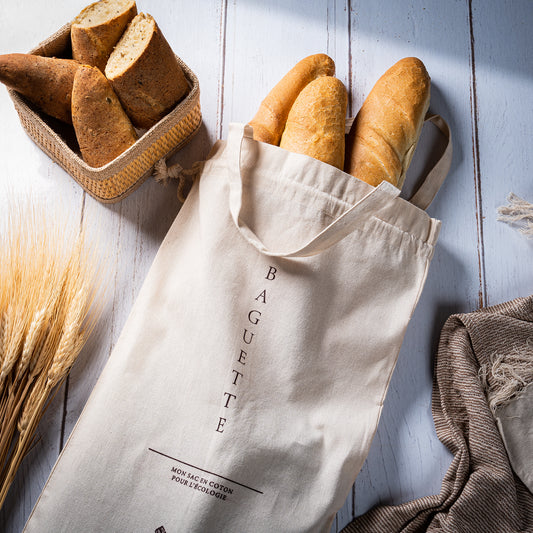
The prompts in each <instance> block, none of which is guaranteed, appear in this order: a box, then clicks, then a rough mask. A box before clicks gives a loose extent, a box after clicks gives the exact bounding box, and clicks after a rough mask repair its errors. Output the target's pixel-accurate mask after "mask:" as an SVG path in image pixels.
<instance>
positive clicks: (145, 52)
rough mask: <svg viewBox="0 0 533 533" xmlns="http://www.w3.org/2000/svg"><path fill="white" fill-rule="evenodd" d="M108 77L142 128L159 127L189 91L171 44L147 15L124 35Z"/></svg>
mask: <svg viewBox="0 0 533 533" xmlns="http://www.w3.org/2000/svg"><path fill="white" fill-rule="evenodd" d="M105 75H106V77H107V78H108V79H109V81H110V82H111V85H112V86H113V89H114V90H115V92H116V93H117V95H118V97H119V98H120V101H121V102H122V105H123V107H124V109H125V110H126V113H127V114H128V115H129V117H130V118H131V121H132V122H133V124H134V125H135V126H137V127H139V128H150V127H152V126H153V125H154V124H156V123H157V122H158V121H159V120H160V119H161V118H162V117H164V116H165V115H166V114H167V113H168V112H169V111H170V110H171V109H172V108H173V107H174V106H175V105H176V104H177V103H178V102H179V101H180V100H181V99H182V98H183V97H184V96H185V95H186V93H187V92H188V90H189V85H188V83H187V80H186V78H185V75H184V73H183V70H182V68H181V66H180V64H179V63H178V60H177V58H176V56H175V54H174V52H173V51H172V49H171V47H170V45H169V44H168V42H167V40H166V39H165V37H164V36H163V34H162V33H161V30H160V29H159V27H158V25H157V24H156V22H155V20H154V19H153V17H152V16H151V15H147V14H144V13H139V14H138V15H137V16H136V17H135V18H134V19H133V20H132V21H131V23H130V24H129V26H128V28H127V29H126V31H125V32H124V34H123V35H122V37H121V39H120V41H119V42H118V43H117V45H116V47H115V49H114V50H113V52H112V53H111V55H110V56H109V60H108V62H107V65H106V68H105Z"/></svg>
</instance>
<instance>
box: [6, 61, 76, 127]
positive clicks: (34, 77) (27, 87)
mask: <svg viewBox="0 0 533 533" xmlns="http://www.w3.org/2000/svg"><path fill="white" fill-rule="evenodd" d="M79 66H80V64H79V63H78V62H77V61H75V60H73V59H58V58H54V57H42V56H36V55H32V54H4V55H1V56H0V81H1V82H2V83H4V84H5V85H7V86H8V87H10V88H11V89H14V90H15V91H17V92H19V93H20V94H22V95H24V96H25V97H26V98H27V99H28V100H29V101H30V102H32V103H33V104H35V105H36V106H37V107H38V108H39V109H40V110H41V111H43V112H44V113H46V114H47V115H50V116H52V117H54V118H57V119H59V120H62V121H63V122H66V123H68V124H72V118H71V95H72V85H73V83H74V75H75V74H76V71H77V70H78V68H79Z"/></svg>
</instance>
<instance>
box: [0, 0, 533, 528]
mask: <svg viewBox="0 0 533 533" xmlns="http://www.w3.org/2000/svg"><path fill="white" fill-rule="evenodd" d="M86 3H87V2H84V1H82V0H75V1H67V0H52V1H50V2H37V1H34V0H31V1H30V0H22V1H20V2H13V3H8V2H5V1H4V2H2V4H1V6H0V53H8V52H25V51H27V50H29V49H30V48H32V47H33V46H35V45H36V44H37V43H38V42H40V41H41V40H43V39H45V38H46V37H47V36H48V35H50V34H51V33H53V31H55V30H56V29H58V28H59V27H60V26H62V25H63V24H64V23H65V22H66V21H68V20H70V19H71V18H72V17H73V16H75V15H76V14H77V13H78V12H79V10H80V9H81V8H82V7H84V6H85V5H86ZM138 5H139V9H140V10H142V11H145V12H149V13H151V14H152V15H153V16H154V17H155V18H156V20H158V22H159V25H160V26H161V28H162V30H163V32H164V34H165V35H166V37H167V39H168V40H169V42H170V43H171V45H172V47H173V48H174V50H175V51H176V52H177V53H178V54H179V55H180V56H181V57H182V58H183V59H184V60H185V61H186V62H187V63H188V64H189V65H190V67H191V68H192V69H193V70H194V71H195V72H196V74H197V75H198V77H199V79H200V84H201V104H202V112H203V120H204V124H203V127H202V129H201V131H200V133H199V134H198V135H197V137H196V138H195V139H194V140H193V142H191V144H190V145H188V146H187V147H186V148H185V149H184V150H183V151H181V152H180V153H179V154H177V155H176V156H175V157H174V158H173V161H179V162H180V163H181V164H182V165H183V166H188V165H190V164H191V163H192V162H193V161H195V160H198V159H203V158H205V156H206V155H207V153H208V151H209V148H210V146H211V145H212V143H213V142H214V141H215V140H216V139H217V138H220V137H224V136H225V135H226V132H227V128H228V124H229V123H230V122H232V121H236V122H245V121H247V120H249V119H250V118H251V116H252V115H253V114H254V112H255V109H256V108H257V106H258V105H259V102H260V101H261V99H262V98H263V96H264V95H265V94H266V93H267V92H268V90H269V89H270V87H271V86H272V85H273V84H274V83H276V82H277V80H278V79H279V78H280V77H281V76H282V75H283V74H284V73H285V72H286V71H287V70H288V69H289V68H290V67H291V66H292V65H293V64H294V63H295V62H296V61H298V60H299V59H301V58H302V57H304V56H306V55H309V54H311V53H315V52H325V53H328V54H329V55H330V56H331V57H333V58H334V59H335V61H336V65H337V76H338V77H339V78H340V79H341V80H342V81H343V82H344V83H345V85H346V87H347V88H348V89H349V91H350V105H349V113H350V115H354V114H355V113H356V112H357V110H358V108H359V106H360V105H361V103H362V102H363V100H364V98H365V96H366V94H368V91H369V90H370V89H371V87H372V85H373V83H374V82H375V81H376V79H377V78H378V77H379V76H380V75H381V74H382V73H383V72H384V71H385V70H386V69H387V68H388V67H389V66H390V65H392V64H393V63H394V62H395V61H397V60H398V59H400V58H401V57H404V56H408V55H415V56H418V57H420V58H421V59H422V60H423V61H424V63H425V64H426V66H427V68H428V71H429V72H430V74H431V77H432V100H431V109H432V110H433V111H435V112H438V113H440V114H442V115H443V116H444V117H445V118H446V119H447V120H448V122H449V124H450V127H451V129H452V131H453V135H454V147H455V151H454V161H453V165H452V169H451V172H450V175H449V177H448V179H447V181H446V183H445V184H444V186H443V188H442V190H441V191H440V193H439V195H438V196H437V199H436V200H435V202H434V203H433V204H432V205H431V207H430V209H429V212H430V214H431V215H432V216H434V217H437V218H439V219H441V220H442V221H443V226H442V231H441V236H440V240H439V243H438V246H437V250H436V253H435V257H434V260H433V263H432V266H431V269H430V273H429V276H428V280H427V283H426V287H425V289H424V292H423V294H422V297H421V300H420V303H419V305H418V307H417V309H416V311H415V313H414V316H413V318H412V321H411V324H410V326H409V328H408V331H407V335H406V338H405V341H404V344H403V347H402V350H401V352H400V355H399V359H398V365H397V367H396V371H395V373H394V376H393V379H392V382H391V385H390V389H389V393H388V397H387V400H386V403H385V406H384V409H383V413H382V418H381V422H380V424H379V428H378V431H377V434H376V437H375V439H374V442H373V444H372V448H371V451H370V454H369V457H368V460H367V461H366V463H365V465H364V467H363V469H362V471H361V472H360V474H359V476H358V478H357V481H356V483H355V486H354V489H353V490H352V492H351V493H350V494H348V495H347V500H346V503H345V505H344V506H343V508H342V509H341V510H340V511H339V513H338V515H337V519H336V521H335V523H334V525H333V528H332V531H340V529H341V528H342V526H344V525H345V524H346V523H347V522H349V521H350V519H351V518H352V517H353V516H354V515H359V514H361V513H363V512H364V511H366V510H367V509H369V508H370V507H372V506H373V505H376V504H378V503H400V502H404V501H406V500H409V499H411V498H415V497H419V496H423V495H428V494H433V493H436V492H438V491H439V489H440V482H441V480H442V477H443V475H444V473H445V471H446V469H447V467H448V465H449V461H450V455H449V453H448V452H447V450H446V449H445V448H444V446H443V445H442V444H441V443H440V442H439V440H438V439H437V437H436V435H435V431H434V427H433V421H432V417H431V410H430V400H431V383H432V361H433V356H434V353H435V350H436V346H437V342H438V336H439V331H440V328H441V327H442V325H443V323H444V321H445V319H446V318H447V317H448V316H449V315H450V314H452V313H455V312H463V311H470V310H473V309H475V308H477V307H478V306H480V305H487V304H496V303H498V302H502V301H505V300H509V299H512V298H515V297H517V296H525V295H528V294H531V293H532V292H533V276H532V275H531V263H532V260H533V244H532V243H533V241H528V240H527V239H526V238H524V237H523V236H521V235H520V234H519V233H518V232H517V231H515V230H514V229H512V228H511V227H510V226H508V225H506V224H502V223H501V222H498V221H497V213H496V209H497V207H498V206H500V205H502V204H504V203H505V202H506V196H507V194H508V193H509V192H510V191H514V192H515V193H516V194H518V195H520V196H522V197H524V198H525V199H527V200H529V201H533V185H532V183H533V182H532V180H531V178H530V172H531V168H532V156H531V146H532V144H533V143H532V140H533V139H532V128H531V124H532V123H533V63H532V62H531V57H530V52H531V50H533V34H532V33H531V31H530V28H531V27H532V26H533V4H532V3H531V2H530V1H529V0H507V1H500V2H496V1H491V2H485V1H483V0H460V1H459V0H457V1H451V0H450V1H448V2H441V1H438V0H431V1H423V0H409V1H408V0H401V1H394V2H393V1H388V2H372V1H370V0H368V1H367V0H365V1H362V2H354V1H353V0H352V1H349V0H313V1H311V2H305V3H303V2H298V1H296V0H290V1H286V0H285V1H281V0H276V1H273V2H259V1H257V0H234V1H233V2H228V1H227V0H203V1H202V2H191V3H187V2H179V3H176V2H173V1H172V0H159V1H157V2H156V1H155V0H139V2H138ZM0 93H1V94H0V117H1V122H0V124H1V126H0V154H1V157H0V193H1V194H0V214H1V213H3V212H4V210H5V209H6V207H7V205H8V204H9V203H10V202H11V201H13V200H16V199H18V198H25V197H27V195H28V194H29V193H31V194H32V196H33V197H34V198H36V199H38V200H39V201H41V202H43V203H44V204H45V205H47V206H49V207H50V209H53V208H54V205H56V202H57V201H58V200H59V202H60V203H61V204H62V205H63V206H64V207H66V209H67V210H68V212H69V213H70V217H71V221H72V223H73V224H80V223H82V224H83V225H84V226H85V227H86V228H87V231H88V233H89V235H90V236H93V237H94V238H96V237H98V239H99V244H98V246H99V251H100V253H101V255H102V257H103V258H104V259H105V262H106V263H107V265H108V266H109V272H110V276H109V277H110V282H109V283H110V285H109V290H108V305H107V307H106V310H105V313H104V316H103V318H102V320H101V322H100V324H99V325H98V328H97V330H96V332H95V334H94V335H93V337H92V339H91V341H90V343H89V344H88V346H87V347H86V348H85V349H84V350H83V352H82V354H81V356H80V359H79V361H78V363H77V364H76V366H75V368H74V369H73V372H72V374H71V377H70V378H69V380H68V382H67V384H66V386H65V387H64V388H63V390H61V391H60V392H59V393H58V394H57V396H56V398H55V399H54V401H53V403H52V405H51V406H50V409H49V411H48V413H47V414H46V415H45V418H44V420H43V423H42V424H41V426H40V428H39V438H40V440H39V442H38V444H37V446H35V448H34V450H33V451H32V452H31V453H30V454H29V456H28V457H27V459H26V460H25V462H24V463H23V465H22V467H21V469H20V472H19V474H18V476H17V478H16V481H15V483H14V486H13V488H12V491H11V493H10V495H9V497H8V500H7V502H6V504H5V506H4V508H3V509H2V510H1V511H0V530H1V531H6V532H9V533H16V532H19V531H21V529H22V527H23V525H24V523H25V520H26V518H27V517H28V515H29V513H30V512H31V509H32V507H33V505H34V504H35V501H36V499H37V498H38V496H39V493H40V491H41V489H42V487H43V485H44V483H45V481H46V479H47V477H48V475H49V473H50V470H51V468H52V466H53V464H54V462H55V460H56V458H57V456H58V454H59V452H60V450H61V448H62V446H63V445H64V443H65V440H66V438H68V435H69V434H70V432H71V430H72V428H73V426H74V424H75V423H76V420H77V418H78V416H79V414H80V412H81V409H82V408H83V405H84V404H85V402H86V400H87V398H88V396H89V394H90V391H91V390H92V388H93V386H94V384H95V382H96V380H97V378H98V375H99V373H100V371H101V370H102V368H103V366H104V364H105V362H106V360H107V358H108V357H109V355H110V353H111V351H112V349H113V346H114V344H115V342H116V340H117V338H118V335H119V334H120V331H121V329H122V326H123V324H124V322H125V320H126V318H127V316H128V313H129V311H130V309H131V306H132V304H133V302H134V300H135V297H136V295H137V293H138V291H139V289H140V287H141V285H142V283H143V280H144V277H145V275H146V273H147V271H148V269H149V267H150V264H151V262H152V260H153V258H154V256H155V254H156V252H157V249H158V247H159V245H160V243H161V241H162V239H163V237H164V235H165V233H166V231H167V230H168V228H169V226H170V224H171V223H172V221H173V219H174V217H175V215H176V214H177V212H178V211H179V207H180V205H179V203H178V202H177V200H176V189H175V186H173V185H169V186H167V187H162V186H161V185H158V184H157V183H155V181H153V180H149V181H148V182H146V183H145V184H144V185H143V186H142V187H141V188H140V189H139V190H138V191H136V192H135V193H134V194H133V195H131V196H130V197H128V198H127V199H125V200H124V201H122V202H121V203H119V204H115V205H111V206H109V205H102V204H100V203H98V202H96V201H95V200H93V199H92V198H91V197H89V196H88V195H86V194H85V193H84V192H83V191H82V190H81V189H80V188H79V186H78V185H77V184H76V183H75V182H74V181H73V180H72V178H70V177H69V176H68V175H67V174H66V173H65V172H64V171H63V170H62V169H61V168H60V167H59V166H58V165H56V164H55V163H53V162H52V161H51V160H50V159H49V158H48V157H47V156H46V155H44V154H43V153H42V152H41V151H40V150H39V149H38V148H37V147H36V146H35V145H34V144H33V142H32V141H31V140H30V139H29V138H28V137H27V135H26V134H25V133H24V131H23V130H22V128H21V127H20V123H19V121H18V117H17V115H16V112H15V110H14V108H13V105H12V103H11V101H10V99H9V98H8V96H7V93H6V92H5V90H4V89H2V90H1V91H0ZM438 141H439V139H438V135H436V134H435V132H434V131H432V130H431V127H425V130H424V140H423V142H422V144H421V146H420V148H419V150H418V151H417V154H416V156H415V161H414V162H413V166H412V168H411V171H410V176H409V180H410V181H411V182H415V181H416V179H417V177H418V176H419V175H421V173H422V171H423V169H424V168H425V167H426V166H427V161H428V160H430V159H431V154H432V152H435V151H438V144H439V143H438ZM354 416H357V410H356V407H355V406H354Z"/></svg>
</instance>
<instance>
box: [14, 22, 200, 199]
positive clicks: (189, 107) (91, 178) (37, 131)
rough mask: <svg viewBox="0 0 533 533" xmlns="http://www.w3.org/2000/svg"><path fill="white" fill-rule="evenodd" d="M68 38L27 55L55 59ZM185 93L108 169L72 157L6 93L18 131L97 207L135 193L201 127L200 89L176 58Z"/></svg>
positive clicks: (63, 32)
mask: <svg viewBox="0 0 533 533" xmlns="http://www.w3.org/2000/svg"><path fill="white" fill-rule="evenodd" d="M69 36H70V24H67V25H66V26H64V27H63V28H61V29H60V30H59V31H58V32H56V33H55V34H54V35H52V36H51V37H50V38H49V39H47V40H46V41H45V42H44V43H41V45H39V47H37V48H36V49H34V50H32V51H31V53H33V54H37V55H60V54H61V51H62V50H64V47H65V43H67V42H68V40H69ZM178 61H179V63H180V65H181V67H182V69H183V71H184V73H185V77H186V78H187V81H188V82H189V85H190V88H191V89H190V91H189V93H188V94H187V96H186V97H185V99H184V100H183V101H182V102H180V103H179V104H178V105H177V106H176V107H175V108H174V109H173V110H172V111H170V113H168V114H167V115H166V116H165V117H163V118H162V119H161V120H160V121H159V122H158V123H157V124H156V125H155V126H153V127H152V128H150V129H149V130H148V131H147V132H146V133H144V134H143V135H142V136H141V137H140V138H139V140H137V142H136V143H135V144H134V145H133V146H131V147H130V148H128V149H127V150H126V151H125V152H124V153H122V154H121V155H120V156H118V157H117V158H116V159H114V160H113V161H111V162H110V163H108V164H106V165H104V166H102V167H99V168H93V167H90V166H89V165H87V164H86V163H85V162H84V161H83V159H82V158H81V156H80V155H79V154H78V153H76V152H74V151H73V150H72V149H71V147H69V146H68V144H67V143H66V142H65V140H64V139H63V138H62V137H61V135H60V134H59V133H58V132H57V131H55V130H54V129H53V127H52V126H51V125H50V124H49V122H48V120H47V119H46V117H45V116H44V115H41V114H40V113H38V112H36V111H35V110H34V109H32V108H31V107H30V106H29V105H28V104H27V102H26V101H25V100H24V99H23V98H22V97H21V96H20V95H19V94H18V93H16V92H15V91H13V90H9V94H10V96H11V99H12V100H13V103H14V106H15V109H16V110H17V113H18V115H19V118H20V122H21V124H22V127H23V128H24V129H25V130H26V132H27V134H28V135H29V136H30V137H31V139H32V140H33V141H34V142H35V143H36V144H37V145H38V146H39V147H40V148H41V149H42V150H43V151H44V152H45V153H46V154H47V155H49V156H50V157H51V158H52V159H53V160H54V161H55V162H56V163H58V164H59V165H60V166H61V167H62V168H63V169H64V170H65V171H66V172H67V173H68V174H70V175H71V176H72V177H73V178H74V179H75V180H76V181H77V182H78V183H79V184H80V185H81V186H82V187H83V189H84V190H85V191H87V192H88V193H89V194H90V195H91V196H93V197H94V198H96V199H97V200H100V201H102V202H106V203H111V202H117V201H118V200H120V199H122V198H124V197H125V196H127V195H128V194H130V193H131V192H133V191H134V190H135V189H136V188H137V187H139V186H140V185H141V184H142V183H143V182H144V181H145V180H146V179H147V178H148V177H149V176H150V175H151V174H152V172H153V169H154V164H155V163H156V162H157V161H159V160H160V159H162V158H165V157H169V156H170V155H172V154H173V153H175V152H176V151H177V150H178V149H179V148H181V147H182V146H184V145H185V144H186V143H187V142H188V141H189V140H190V139H191V138H192V137H193V136H194V134H195V133H196V132H197V131H198V129H199V128H200V125H201V122H202V114H201V109H200V87H199V83H198V79H197V78H196V76H195V74H194V73H193V72H192V71H191V69H190V68H189V67H188V66H187V65H186V64H185V63H184V62H183V61H182V60H181V59H180V58H179V57H178Z"/></svg>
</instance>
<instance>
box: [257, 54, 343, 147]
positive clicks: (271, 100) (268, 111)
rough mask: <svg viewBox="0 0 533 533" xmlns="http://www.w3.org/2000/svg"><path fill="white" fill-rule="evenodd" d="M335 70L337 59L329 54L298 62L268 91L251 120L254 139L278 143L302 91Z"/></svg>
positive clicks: (311, 56)
mask: <svg viewBox="0 0 533 533" xmlns="http://www.w3.org/2000/svg"><path fill="white" fill-rule="evenodd" d="M334 74H335V63H334V61H333V59H331V58H330V57H328V56H327V55H326V54H314V55H310V56H308V57H306V58H304V59H302V60H301V61H299V62H298V63H296V65H295V66H294V67H293V68H292V69H291V70H289V72H287V74H285V76H283V78H282V79H281V80H280V81H279V82H278V83H277V84H276V85H275V86H274V87H273V88H272V90H271V91H270V92H269V93H268V95H267V96H266V97H265V99H264V100H263V101H262V102H261V105H260V106H259V109H258V110H257V113H256V114H255V116H254V118H253V119H252V120H251V121H250V123H249V124H250V126H252V127H253V130H254V139H255V140H256V141H262V142H266V143H268V144H274V145H276V146H277V145H279V143H280V139H281V135H282V133H283V130H284V129H285V123H286V122H287V117H288V116H289V112H290V110H291V108H292V106H293V104H294V102H295V101H296V98H297V97H298V95H299V94H300V92H301V91H302V90H303V89H304V87H305V86H306V85H308V84H309V83H310V82H311V81H313V80H314V79H316V78H318V77H321V76H333V75H334Z"/></svg>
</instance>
